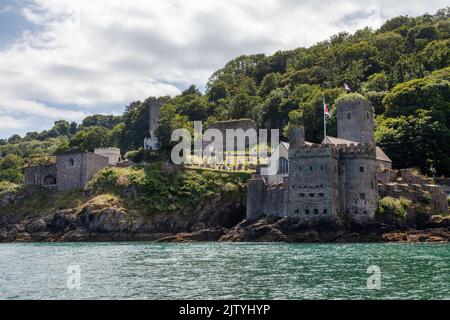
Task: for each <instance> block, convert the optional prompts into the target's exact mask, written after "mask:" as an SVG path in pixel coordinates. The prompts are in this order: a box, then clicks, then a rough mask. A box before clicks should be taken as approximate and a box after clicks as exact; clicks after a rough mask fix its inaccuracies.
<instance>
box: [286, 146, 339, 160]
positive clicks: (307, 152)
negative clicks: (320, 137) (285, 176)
mask: <svg viewBox="0 0 450 320" xmlns="http://www.w3.org/2000/svg"><path fill="white" fill-rule="evenodd" d="M338 154H339V149H338V148H337V147H335V146H333V145H327V144H315V143H314V144H310V145H304V146H300V147H297V148H296V149H294V150H293V149H290V150H289V156H290V157H294V158H295V157H302V156H304V157H315V156H317V157H324V156H332V157H337V156H338Z"/></svg>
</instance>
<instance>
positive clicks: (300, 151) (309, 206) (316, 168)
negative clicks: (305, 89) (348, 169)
mask: <svg viewBox="0 0 450 320" xmlns="http://www.w3.org/2000/svg"><path fill="white" fill-rule="evenodd" d="M289 153H290V155H289V158H290V162H289V179H288V194H287V214H288V215H290V216H295V217H297V218H299V219H301V220H314V219H324V218H326V219H328V218H331V217H335V216H337V214H338V195H339V191H338V174H337V165H338V160H337V159H338V158H337V156H338V153H337V149H336V148H334V147H333V146H330V145H312V146H300V147H298V148H297V149H291V150H289Z"/></svg>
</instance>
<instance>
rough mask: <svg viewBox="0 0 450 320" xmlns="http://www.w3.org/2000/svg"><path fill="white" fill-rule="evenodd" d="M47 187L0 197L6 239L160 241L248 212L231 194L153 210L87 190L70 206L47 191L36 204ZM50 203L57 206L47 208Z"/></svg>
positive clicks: (231, 222)
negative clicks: (37, 203)
mask: <svg viewBox="0 0 450 320" xmlns="http://www.w3.org/2000/svg"><path fill="white" fill-rule="evenodd" d="M42 192H44V191H42V190H37V189H34V190H33V191H31V190H28V189H27V190H25V191H22V192H21V193H18V194H15V195H11V194H9V195H5V196H4V198H3V199H2V201H0V203H2V205H1V206H0V242H14V241H18V242H29V241H37V242H39V241H127V240H158V239H160V238H164V237H168V236H171V235H174V234H177V233H180V232H196V231H198V230H203V229H209V228H218V229H224V230H225V229H228V228H232V227H234V226H235V225H236V224H238V223H239V222H240V221H241V220H242V219H243V218H244V215H245V208H244V204H243V202H242V200H241V199H239V198H238V197H225V196H219V197H215V198H212V199H209V200H205V201H204V202H202V203H200V204H198V205H197V206H190V207H186V208H183V209H181V210H176V211H167V212H158V213H155V214H151V215H148V214H147V215H143V214H141V213H139V212H138V211H136V210H135V208H132V207H129V206H128V205H127V204H126V203H125V202H124V201H123V200H122V199H120V198H118V197H115V196H113V195H99V196H86V195H84V194H82V193H81V192H80V193H78V194H73V193H72V194H68V195H66V197H67V198H69V202H72V203H66V204H65V205H63V204H62V203H60V201H61V197H62V195H57V194H48V193H44V196H43V198H42V199H41V201H42V203H43V204H44V206H43V207H35V208H33V207H34V206H33V203H34V201H36V200H37V199H35V198H40V197H41V195H42V194H43V193H42ZM70 198H72V199H76V200H75V201H70ZM64 201H68V200H67V199H65V200H64ZM27 202H28V203H27ZM48 203H54V204H56V205H54V206H53V207H51V208H48V207H45V204H48Z"/></svg>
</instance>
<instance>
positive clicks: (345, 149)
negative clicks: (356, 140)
mask: <svg viewBox="0 0 450 320" xmlns="http://www.w3.org/2000/svg"><path fill="white" fill-rule="evenodd" d="M338 148H339V153H340V156H342V157H361V158H373V159H375V158H376V147H375V145H373V144H371V143H365V144H356V145H355V144H350V145H346V144H342V145H338Z"/></svg>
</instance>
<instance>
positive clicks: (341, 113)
mask: <svg viewBox="0 0 450 320" xmlns="http://www.w3.org/2000/svg"><path fill="white" fill-rule="evenodd" d="M347 97H348V98H349V99H348V100H347V99H345V98H347ZM347 97H345V98H344V99H345V100H344V101H341V102H338V104H337V105H336V111H337V133H338V138H340V139H346V140H350V141H355V142H357V143H361V144H363V143H370V144H375V138H374V113H373V107H372V104H371V103H370V102H369V101H368V100H367V99H365V98H363V97H362V96H361V97H353V96H352V95H349V96H347Z"/></svg>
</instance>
